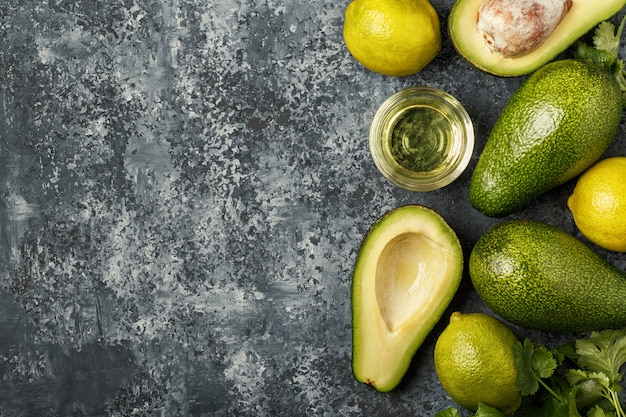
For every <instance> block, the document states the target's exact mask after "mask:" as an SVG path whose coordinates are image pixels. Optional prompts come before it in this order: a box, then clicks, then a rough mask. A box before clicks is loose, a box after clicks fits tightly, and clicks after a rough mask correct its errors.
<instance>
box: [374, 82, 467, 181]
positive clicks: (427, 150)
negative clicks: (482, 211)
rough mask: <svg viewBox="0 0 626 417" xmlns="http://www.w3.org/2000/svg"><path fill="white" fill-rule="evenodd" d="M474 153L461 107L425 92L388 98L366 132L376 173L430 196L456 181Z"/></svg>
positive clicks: (410, 90)
mask: <svg viewBox="0 0 626 417" xmlns="http://www.w3.org/2000/svg"><path fill="white" fill-rule="evenodd" d="M473 148H474V130H473V125H472V122H471V120H470V118H469V115H468V114H467V112H466V111H465V109H464V108H463V106H462V105H461V103H460V102H459V101H458V100H456V99H455V98H454V97H452V96H450V95H449V94H447V93H445V92H443V91H441V90H438V89H434V88H430V87H411V88H407V89H404V90H401V91H399V92H398V93H396V94H394V95H393V96H391V97H389V98H388V99H387V100H386V101H385V102H384V103H383V105H382V106H381V107H380V108H379V109H378V111H377V112H376V115H375V116H374V120H373V122H372V126H371V128H370V151H371V153H372V158H373V159H374V162H375V164H376V166H377V167H378V169H379V170H380V171H381V173H382V174H383V175H384V176H385V178H387V179H388V180H389V181H391V182H392V183H394V184H396V185H398V186H400V187H403V188H406V189H408V190H412V191H430V190H434V189H437V188H441V187H444V186H446V185H448V184H450V183H451V182H452V181H454V180H455V179H456V178H458V176H459V175H461V173H462V172H463V170H464V169H465V168H466V167H467V165H468V163H469V160H470V158H471V154H472V151H473Z"/></svg>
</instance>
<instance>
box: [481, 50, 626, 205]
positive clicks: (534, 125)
mask: <svg viewBox="0 0 626 417" xmlns="http://www.w3.org/2000/svg"><path fill="white" fill-rule="evenodd" d="M622 110H623V99H622V92H621V90H620V86H619V84H618V83H617V81H616V79H615V77H614V76H613V75H612V74H609V73H608V72H607V71H605V70H604V69H603V68H600V67H599V66H597V65H594V64H590V63H587V62H583V61H579V60H575V59H563V60H559V61H553V62H551V63H549V64H546V65H544V66H543V67H541V68H540V69H539V70H537V71H535V72H534V73H533V74H532V75H531V76H530V77H529V78H528V79H527V80H526V81H525V82H524V83H523V84H522V85H521V86H520V87H519V88H518V90H517V91H516V92H515V93H514V94H513V96H512V97H511V99H510V100H509V102H508V103H507V104H506V106H505V107H504V109H503V111H502V113H501V114H500V117H499V118H498V120H497V121H496V123H495V125H494V127H493V129H492V131H491V133H490V134H489V137H488V139H487V142H486V144H485V147H484V149H483V151H482V153H481V155H480V157H479V160H478V162H477V165H476V168H475V169H474V172H473V173H472V177H471V179H470V187H469V197H470V202H471V204H472V205H473V206H474V207H475V208H476V209H477V210H478V211H480V212H482V213H483V214H485V215H487V216H492V217H502V216H506V215H508V214H511V213H513V212H515V211H518V210H520V209H521V208H522V207H524V206H525V205H526V204H528V203H529V202H530V201H531V200H532V199H534V198H536V197H537V196H539V195H541V194H543V193H545V192H547V191H549V190H551V189H553V188H555V187H557V186H559V185H561V184H563V183H565V182H566V181H568V180H570V179H572V178H574V177H576V176H577V175H579V174H580V173H581V172H583V171H584V170H585V169H587V168H588V167H589V166H591V165H592V164H593V163H594V162H596V161H597V160H598V159H599V158H600V157H601V156H602V154H603V153H604V151H605V150H606V149H607V148H608V147H609V145H610V144H611V142H612V141H613V139H614V138H615V136H616V134H617V131H618V129H619V126H620V122H621V118H622Z"/></svg>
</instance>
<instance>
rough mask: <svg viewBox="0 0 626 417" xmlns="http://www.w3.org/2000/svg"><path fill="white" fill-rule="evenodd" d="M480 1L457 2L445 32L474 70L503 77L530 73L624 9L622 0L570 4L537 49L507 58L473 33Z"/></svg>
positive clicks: (586, 0)
mask: <svg viewBox="0 0 626 417" xmlns="http://www.w3.org/2000/svg"><path fill="white" fill-rule="evenodd" d="M484 1H485V0H457V1H456V3H455V4H454V6H453V7H452V10H451V11H450V16H449V18H448V31H449V33H450V38H451V40H452V43H453V44H454V46H455V48H456V49H457V51H458V52H459V54H461V56H463V57H464V58H465V59H467V60H468V61H469V62H470V63H471V64H472V65H474V66H475V67H476V68H478V69H480V70H482V71H485V72H488V73H491V74H494V75H499V76H503V77H514V76H520V75H525V74H529V73H531V72H533V71H534V70H536V69H538V68H539V67H541V66H543V65H544V64H546V63H548V62H549V61H551V60H552V59H554V58H556V57H557V55H559V54H560V53H562V52H564V51H565V50H566V49H567V48H568V47H569V46H571V45H572V44H574V43H575V42H576V41H577V40H578V39H579V38H580V37H582V36H583V35H585V34H586V33H587V32H589V31H590V30H591V29H593V28H594V27H595V26H596V25H597V24H598V23H600V22H602V21H604V20H607V19H609V18H611V17H612V16H614V15H615V14H617V13H618V12H619V11H620V10H621V9H622V8H623V7H624V6H626V0H602V1H598V0H573V2H572V6H571V8H570V10H569V11H568V12H567V13H566V14H565V16H564V17H563V19H562V20H561V22H560V23H559V24H558V26H557V27H556V28H555V29H554V31H553V32H552V34H551V35H550V36H549V37H548V38H547V39H546V40H545V41H544V42H543V43H542V44H541V45H539V46H538V47H537V48H535V49H533V50H532V51H530V52H528V53H527V54H525V55H520V56H517V57H512V58H507V57H504V56H503V55H501V54H500V53H498V52H492V51H491V50H490V49H489V47H488V46H487V44H486V43H485V41H484V40H483V38H482V37H481V35H480V33H479V32H478V30H477V29H476V20H477V16H478V9H479V7H480V5H481V4H482V3H483V2H484Z"/></svg>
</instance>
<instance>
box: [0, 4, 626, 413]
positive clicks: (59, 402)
mask: <svg viewBox="0 0 626 417" xmlns="http://www.w3.org/2000/svg"><path fill="white" fill-rule="evenodd" d="M452 3H453V1H452V0H445V1H444V0H439V1H434V2H433V5H434V6H435V8H436V9H437V12H438V13H439V15H440V18H441V21H442V25H443V27H442V29H443V32H444V39H443V49H442V51H441V53H440V54H439V56H438V57H437V58H436V59H435V60H434V61H433V62H432V63H431V65H429V66H428V67H427V68H426V69H424V70H423V71H422V72H420V73H419V74H417V75H414V76H410V77H404V78H391V77H384V76H381V75H377V74H374V73H372V72H369V71H368V70H366V69H365V68H363V67H362V66H360V65H359V64H358V63H356V62H355V61H354V60H353V59H352V58H351V56H350V55H349V53H348V52H347V50H346V49H345V46H344V44H343V40H342V33H341V32H342V24H343V11H344V9H345V6H346V5H347V2H337V1H328V0H307V1H304V0H287V1H277V0H265V1H260V2H256V1H249V0H218V1H206V0H142V1H139V0H101V1H100V0H93V1H91V0H89V1H88V0H80V1H67V0H50V1H34V0H3V1H2V2H1V3H0V296H1V297H2V298H1V299H2V302H1V303H0V416H1V417H21V416H218V417H221V416H259V417H265V416H267V417H269V416H304V415H307V416H325V417H328V416H355V417H356V416H364V415H376V416H379V417H384V416H395V417H401V416H429V415H434V413H435V412H437V411H439V410H441V409H443V408H445V407H447V406H449V405H452V402H451V401H450V399H449V398H448V397H447V396H446V395H445V393H444V392H443V390H442V389H441V387H440V386H439V385H438V382H437V378H436V376H435V374H434V370H433V364H432V349H433V344H434V341H435V340H436V334H437V332H439V331H440V330H441V328H442V326H443V325H445V323H444V322H445V319H444V320H443V321H442V323H440V325H439V326H438V327H437V328H436V329H435V331H434V332H433V334H431V337H429V339H428V340H427V341H426V343H425V344H424V345H423V346H422V348H421V349H420V350H419V352H418V354H417V355H416V357H415V360H414V363H413V364H412V366H411V368H410V370H409V372H408V373H407V376H406V377H405V379H404V381H403V382H402V384H401V386H400V387H398V388H397V389H396V390H394V391H392V392H391V393H388V394H380V393H377V392H375V391H373V390H372V389H370V388H369V387H367V386H364V385H362V384H359V383H357V382H355V380H354V379H353V377H352V374H351V369H350V358H351V318H350V283H351V277H350V274H351V270H352V267H353V263H354V260H355V257H356V253H357V251H358V248H359V245H360V242H361V239H362V238H363V235H364V233H365V232H366V231H367V229H368V227H369V226H370V225H371V224H372V222H374V221H375V220H376V219H377V218H378V217H380V216H381V215H382V214H383V213H384V212H385V211H387V210H389V209H391V208H394V207H397V206H399V205H403V204H407V203H419V204H424V205H427V206H429V207H431V208H433V209H435V210H436V211H438V212H439V213H441V214H442V215H443V216H444V218H446V219H447V220H448V221H449V223H450V224H451V226H452V227H453V228H454V229H455V230H456V231H457V233H458V235H459V238H460V239H461V241H462V243H463V246H464V248H465V250H466V251H467V252H468V253H469V250H470V249H471V246H472V245H473V243H474V242H475V241H476V239H477V238H478V237H479V236H480V235H481V234H482V233H483V232H484V231H485V230H487V228H489V227H490V226H492V225H494V224H495V223H496V222H498V221H499V220H495V219H490V218H486V217H485V216H482V215H481V214H479V213H477V212H476V211H475V210H473V209H472V208H471V206H470V204H469V202H468V198H467V189H468V179H469V173H470V171H471V169H472V167H473V166H474V165H475V162H476V159H477V157H478V154H479V151H480V149H481V148H482V146H483V144H484V141H485V139H486V136H487V134H488V132H489V129H490V128H491V126H492V125H493V123H494V121H495V119H496V117H497V114H498V112H499V110H500V109H501V108H502V107H503V106H504V104H505V102H506V100H507V99H508V97H509V96H510V94H511V93H512V92H513V91H514V90H515V88H516V87H517V86H518V85H519V83H520V82H521V81H522V78H515V79H502V78H498V77H494V76H490V75H487V74H483V73H480V72H478V71H476V70H474V69H473V68H472V67H471V66H470V65H469V64H468V63H467V62H466V61H464V60H463V59H462V58H461V57H460V56H459V55H458V54H457V53H456V51H455V50H454V48H453V47H452V45H451V44H450V41H449V38H448V36H447V35H446V32H445V31H446V30H447V28H446V25H445V19H447V16H448V14H449V11H450V8H451V6H452ZM412 85H429V86H434V87H439V88H442V89H444V90H446V91H448V92H449V93H451V94H453V95H455V96H456V97H457V98H458V99H459V100H460V101H461V102H462V103H463V104H464V105H465V106H466V108H467V110H468V112H469V113H470V115H471V117H472V118H473V120H474V122H475V125H476V126H475V127H476V134H477V148H476V151H475V152H474V157H473V160H472V162H471V163H470V168H469V169H468V171H467V172H466V173H465V174H464V175H463V176H462V177H461V178H460V179H459V180H458V181H456V182H455V183H453V184H451V185H450V186H448V187H445V188H444V189H441V190H438V191H433V192H430V193H411V192H408V191H405V190H402V189H399V188H397V187H394V186H392V185H390V184H389V183H388V182H386V180H385V179H384V178H383V177H382V176H381V175H380V174H379V173H378V171H377V170H376V168H375V166H374V164H373V162H372V161H371V158H370V155H369V151H368V148H367V132H368V129H369V123H370V121H371V118H372V116H373V114H374V112H375V111H376V109H377V108H378V106H379V105H380V104H381V103H382V101H383V100H384V99H385V98H386V97H388V96H389V95H391V94H392V93H394V92H395V91H397V90H399V89H401V88H402V87H406V86H412ZM608 153H609V154H626V138H625V134H624V131H623V129H622V130H620V133H619V135H618V138H617V139H616V142H615V143H614V145H613V146H612V147H611V149H610V150H609V152H608ZM572 188H573V184H566V185H565V186H563V187H561V188H559V189H557V190H555V191H553V192H551V193H549V194H547V195H546V196H543V197H541V198H539V199H538V200H537V201H536V202H533V203H532V204H531V205H530V206H529V207H528V208H527V209H525V210H524V211H522V212H520V213H517V214H515V215H514V216H511V217H532V218H535V219H539V220H545V221H549V222H551V223H553V224H556V225H558V226H560V227H562V228H564V229H565V230H567V231H569V232H571V233H574V234H577V231H576V229H575V227H574V224H573V221H572V219H571V216H570V214H569V211H568V210H567V207H566V205H565V201H566V197H567V196H568V195H569V193H570V191H571V189H572ZM602 253H603V255H605V256H606V257H607V258H608V259H610V260H611V261H612V262H614V263H615V264H616V265H617V266H618V267H620V268H622V269H626V258H625V257H624V256H623V255H619V254H608V253H605V252H602ZM452 309H460V310H463V311H480V310H485V307H484V306H483V305H482V303H481V302H480V300H478V299H477V297H476V296H475V294H474V293H473V292H472V290H471V286H470V284H469V283H468V277H465V278H464V284H463V286H462V288H461V290H460V291H459V292H458V294H457V297H456V298H455V300H454V303H453V305H452V306H451V307H450V310H452ZM516 330H517V331H518V332H519V334H520V335H522V334H533V336H534V337H536V338H537V339H538V340H546V341H556V340H559V339H563V338H566V337H567V336H563V335H560V336H557V335H547V334H540V333H532V332H528V331H525V330H523V329H516Z"/></svg>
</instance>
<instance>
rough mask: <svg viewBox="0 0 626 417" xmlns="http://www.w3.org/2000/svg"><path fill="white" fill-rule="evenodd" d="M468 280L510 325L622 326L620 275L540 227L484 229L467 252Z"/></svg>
mask: <svg viewBox="0 0 626 417" xmlns="http://www.w3.org/2000/svg"><path fill="white" fill-rule="evenodd" d="M469 274H470V278H471V280H472V283H473V285H474V288H475V289H476V292H477V294H478V296H479V297H480V298H481V299H482V300H483V302H484V303H485V304H486V305H487V306H488V307H489V308H490V309H492V310H493V311H494V312H495V313H496V314H498V315H500V316H501V317H502V318H504V319H506V320H508V321H510V322H511V323H515V324H518V325H521V326H524V327H527V328H531V329H537V330H544V331H553V332H582V331H592V330H603V329H609V328H621V327H624V326H625V325H626V302H624V300H626V274H625V273H624V272H622V271H620V270H619V269H617V268H615V267H614V266H613V265H611V264H610V263H609V262H607V261H606V260H605V259H604V258H602V257H601V256H600V255H598V254H597V253H596V252H594V251H593V250H592V249H591V248H589V247H588V246H586V245H585V244H584V243H583V242H581V241H580V240H578V239H577V238H575V237H574V236H572V235H570V234H568V233H566V232H564V231H562V230H560V229H558V228H556V227H554V226H551V225H548V224H546V223H542V222H538V221H534V220H509V221H506V222H503V223H500V224H499V225H497V226H495V227H494V228H492V229H490V230H489V231H488V232H487V233H485V234H484V235H483V236H482V237H481V238H480V239H479V240H478V242H477V243H476V245H475V246H474V248H473V249H472V252H471V254H470V258H469Z"/></svg>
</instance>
